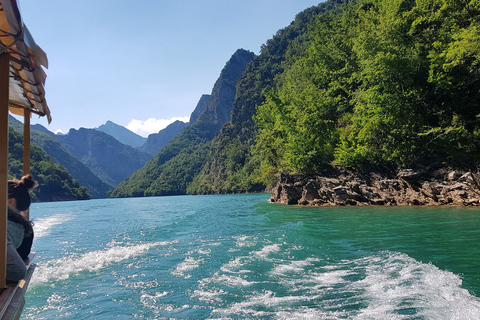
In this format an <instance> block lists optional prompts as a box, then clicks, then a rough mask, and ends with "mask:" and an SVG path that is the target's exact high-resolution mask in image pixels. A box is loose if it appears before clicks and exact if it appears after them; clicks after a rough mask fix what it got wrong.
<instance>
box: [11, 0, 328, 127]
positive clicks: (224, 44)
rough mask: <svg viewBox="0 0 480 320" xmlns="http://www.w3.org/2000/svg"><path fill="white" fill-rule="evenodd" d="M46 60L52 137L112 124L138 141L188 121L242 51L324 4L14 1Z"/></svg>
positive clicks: (278, 0) (303, 0) (280, 0)
mask: <svg viewBox="0 0 480 320" xmlns="http://www.w3.org/2000/svg"><path fill="white" fill-rule="evenodd" d="M18 1H19V3H20V10H21V14H22V18H23V21H24V23H25V24H26V25H27V27H28V29H29V30H30V32H31V33H32V35H33V37H34V39H35V41H36V42H37V44H38V45H40V47H42V48H43V50H44V51H45V52H46V53H47V56H48V60H49V68H48V70H46V72H47V82H46V98H47V103H48V106H49V108H50V110H51V114H52V118H53V121H52V123H51V124H50V125H47V121H46V118H38V116H35V115H34V116H33V118H32V124H33V123H40V124H42V125H44V126H46V127H47V128H48V129H49V130H51V131H54V132H55V131H57V130H61V131H62V132H65V133H66V132H68V130H69V129H70V128H76V129H78V128H80V127H85V128H94V127H98V126H100V125H102V124H104V123H105V122H106V121H107V120H111V121H113V122H115V123H117V124H119V125H122V126H125V127H128V128H130V129H131V130H132V131H135V132H137V133H139V134H141V135H143V136H147V135H148V134H149V133H152V132H158V131H159V130H160V129H162V128H163V127H165V126H166V125H167V124H168V123H170V122H173V120H175V119H177V118H178V119H182V120H184V121H188V118H189V116H190V114H191V112H192V111H193V110H194V108H195V106H196V105H197V102H198V100H199V99H200V97H201V95H202V94H210V93H211V90H212V87H213V85H214V83H215V81H216V80H217V78H218V76H219V75H220V71H221V70H222V68H223V67H224V66H225V63H226V62H227V61H228V60H229V59H230V57H231V56H232V54H233V53H234V52H235V51H236V50H237V49H239V48H243V49H246V50H250V51H252V52H254V53H255V54H259V52H260V47H261V45H262V44H265V43H266V41H267V40H269V39H271V38H272V36H273V35H274V34H275V33H276V32H277V31H278V30H279V29H282V28H285V27H286V26H288V25H289V24H290V22H291V21H293V19H294V18H295V15H296V14H297V13H299V12H300V11H303V10H304V9H306V8H308V7H311V6H314V5H317V4H318V3H320V2H322V1H321V0H137V1H126V0H81V1H71V0H18Z"/></svg>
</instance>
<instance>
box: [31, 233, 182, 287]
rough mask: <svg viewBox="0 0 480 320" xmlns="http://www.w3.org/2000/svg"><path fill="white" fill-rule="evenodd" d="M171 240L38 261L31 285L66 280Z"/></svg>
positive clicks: (139, 253) (165, 243) (167, 243)
mask: <svg viewBox="0 0 480 320" xmlns="http://www.w3.org/2000/svg"><path fill="white" fill-rule="evenodd" d="M172 243H173V242H153V243H144V244H139V245H132V246H115V247H112V248H108V249H105V250H97V251H91V252H88V253H85V254H82V255H71V256H68V257H63V258H61V259H56V260H52V261H48V262H44V263H43V262H40V263H38V265H37V268H36V269H35V273H34V277H33V279H32V282H31V285H32V286H35V285H38V284H41V283H46V282H52V281H59V280H66V279H68V278H70V277H71V276H73V275H77V274H79V273H81V272H85V271H87V272H93V271H97V270H100V269H103V268H105V267H107V266H109V265H111V264H113V263H118V262H121V261H123V260H126V259H129V258H132V257H135V256H138V255H141V254H142V253H144V252H145V251H147V250H149V249H151V248H153V247H156V246H165V245H169V244H172Z"/></svg>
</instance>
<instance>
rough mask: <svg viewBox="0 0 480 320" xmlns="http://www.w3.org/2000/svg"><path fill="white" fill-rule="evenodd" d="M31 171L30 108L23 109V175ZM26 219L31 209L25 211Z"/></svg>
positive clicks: (28, 218) (28, 217)
mask: <svg viewBox="0 0 480 320" xmlns="http://www.w3.org/2000/svg"><path fill="white" fill-rule="evenodd" d="M29 173H30V109H23V175H24V176H25V175H27V174H29ZM23 216H24V217H25V219H27V220H30V210H29V209H27V210H25V211H23Z"/></svg>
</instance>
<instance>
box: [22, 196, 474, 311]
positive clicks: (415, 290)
mask: <svg viewBox="0 0 480 320" xmlns="http://www.w3.org/2000/svg"><path fill="white" fill-rule="evenodd" d="M268 197H269V195H268V194H253V195H215V196H177V197H152V198H133V199H102V200H90V201H75V202H56V203H35V204H33V205H32V207H31V217H32V218H33V220H34V222H35V223H36V225H35V227H34V229H35V241H34V250H35V251H36V252H37V255H36V257H35V262H36V263H37V268H36V270H35V273H34V276H33V280H32V282H31V283H30V286H29V289H28V292H27V295H26V297H25V298H26V305H25V309H24V313H23V315H22V319H134V318H144V319H480V299H479V296H480V209H472V208H451V207H445V208H424V207H403V208H396V207H333V208H332V207H327V208H305V207H298V206H282V205H278V204H271V203H268V201H267V200H268Z"/></svg>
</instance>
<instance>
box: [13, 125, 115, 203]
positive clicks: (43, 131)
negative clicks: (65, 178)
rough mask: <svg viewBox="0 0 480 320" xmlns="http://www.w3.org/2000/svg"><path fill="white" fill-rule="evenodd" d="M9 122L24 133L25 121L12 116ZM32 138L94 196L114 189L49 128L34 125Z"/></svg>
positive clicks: (34, 142) (102, 195)
mask: <svg viewBox="0 0 480 320" xmlns="http://www.w3.org/2000/svg"><path fill="white" fill-rule="evenodd" d="M9 123H10V126H11V127H12V128H13V129H15V131H17V132H18V133H20V134H22V135H23V123H21V122H20V121H18V120H16V119H15V118H13V117H11V116H10V117H9ZM30 139H31V142H32V143H33V144H35V145H36V146H37V147H39V148H41V149H42V150H43V151H44V152H45V153H46V154H47V155H49V156H50V158H51V159H52V161H53V162H55V163H58V164H60V165H62V166H63V167H65V169H67V171H68V173H69V174H71V175H72V177H73V178H74V179H75V180H77V181H78V183H79V184H80V185H81V186H83V187H86V188H87V191H88V193H89V194H90V196H91V197H92V198H106V197H107V196H108V192H109V191H111V190H112V189H113V187H112V186H109V185H107V184H106V183H104V182H103V181H102V180H100V179H99V178H98V177H97V176H96V175H95V174H93V173H92V171H90V169H88V168H87V167H86V166H85V165H84V164H83V163H82V162H80V160H78V159H77V158H76V157H74V156H73V155H72V154H71V153H70V152H69V151H68V150H67V149H65V148H64V147H63V146H62V145H61V144H60V143H59V142H58V141H57V140H56V139H55V134H54V133H53V132H51V131H49V130H48V129H47V128H45V127H43V126H42V125H40V124H35V125H32V126H31V130H30Z"/></svg>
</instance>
